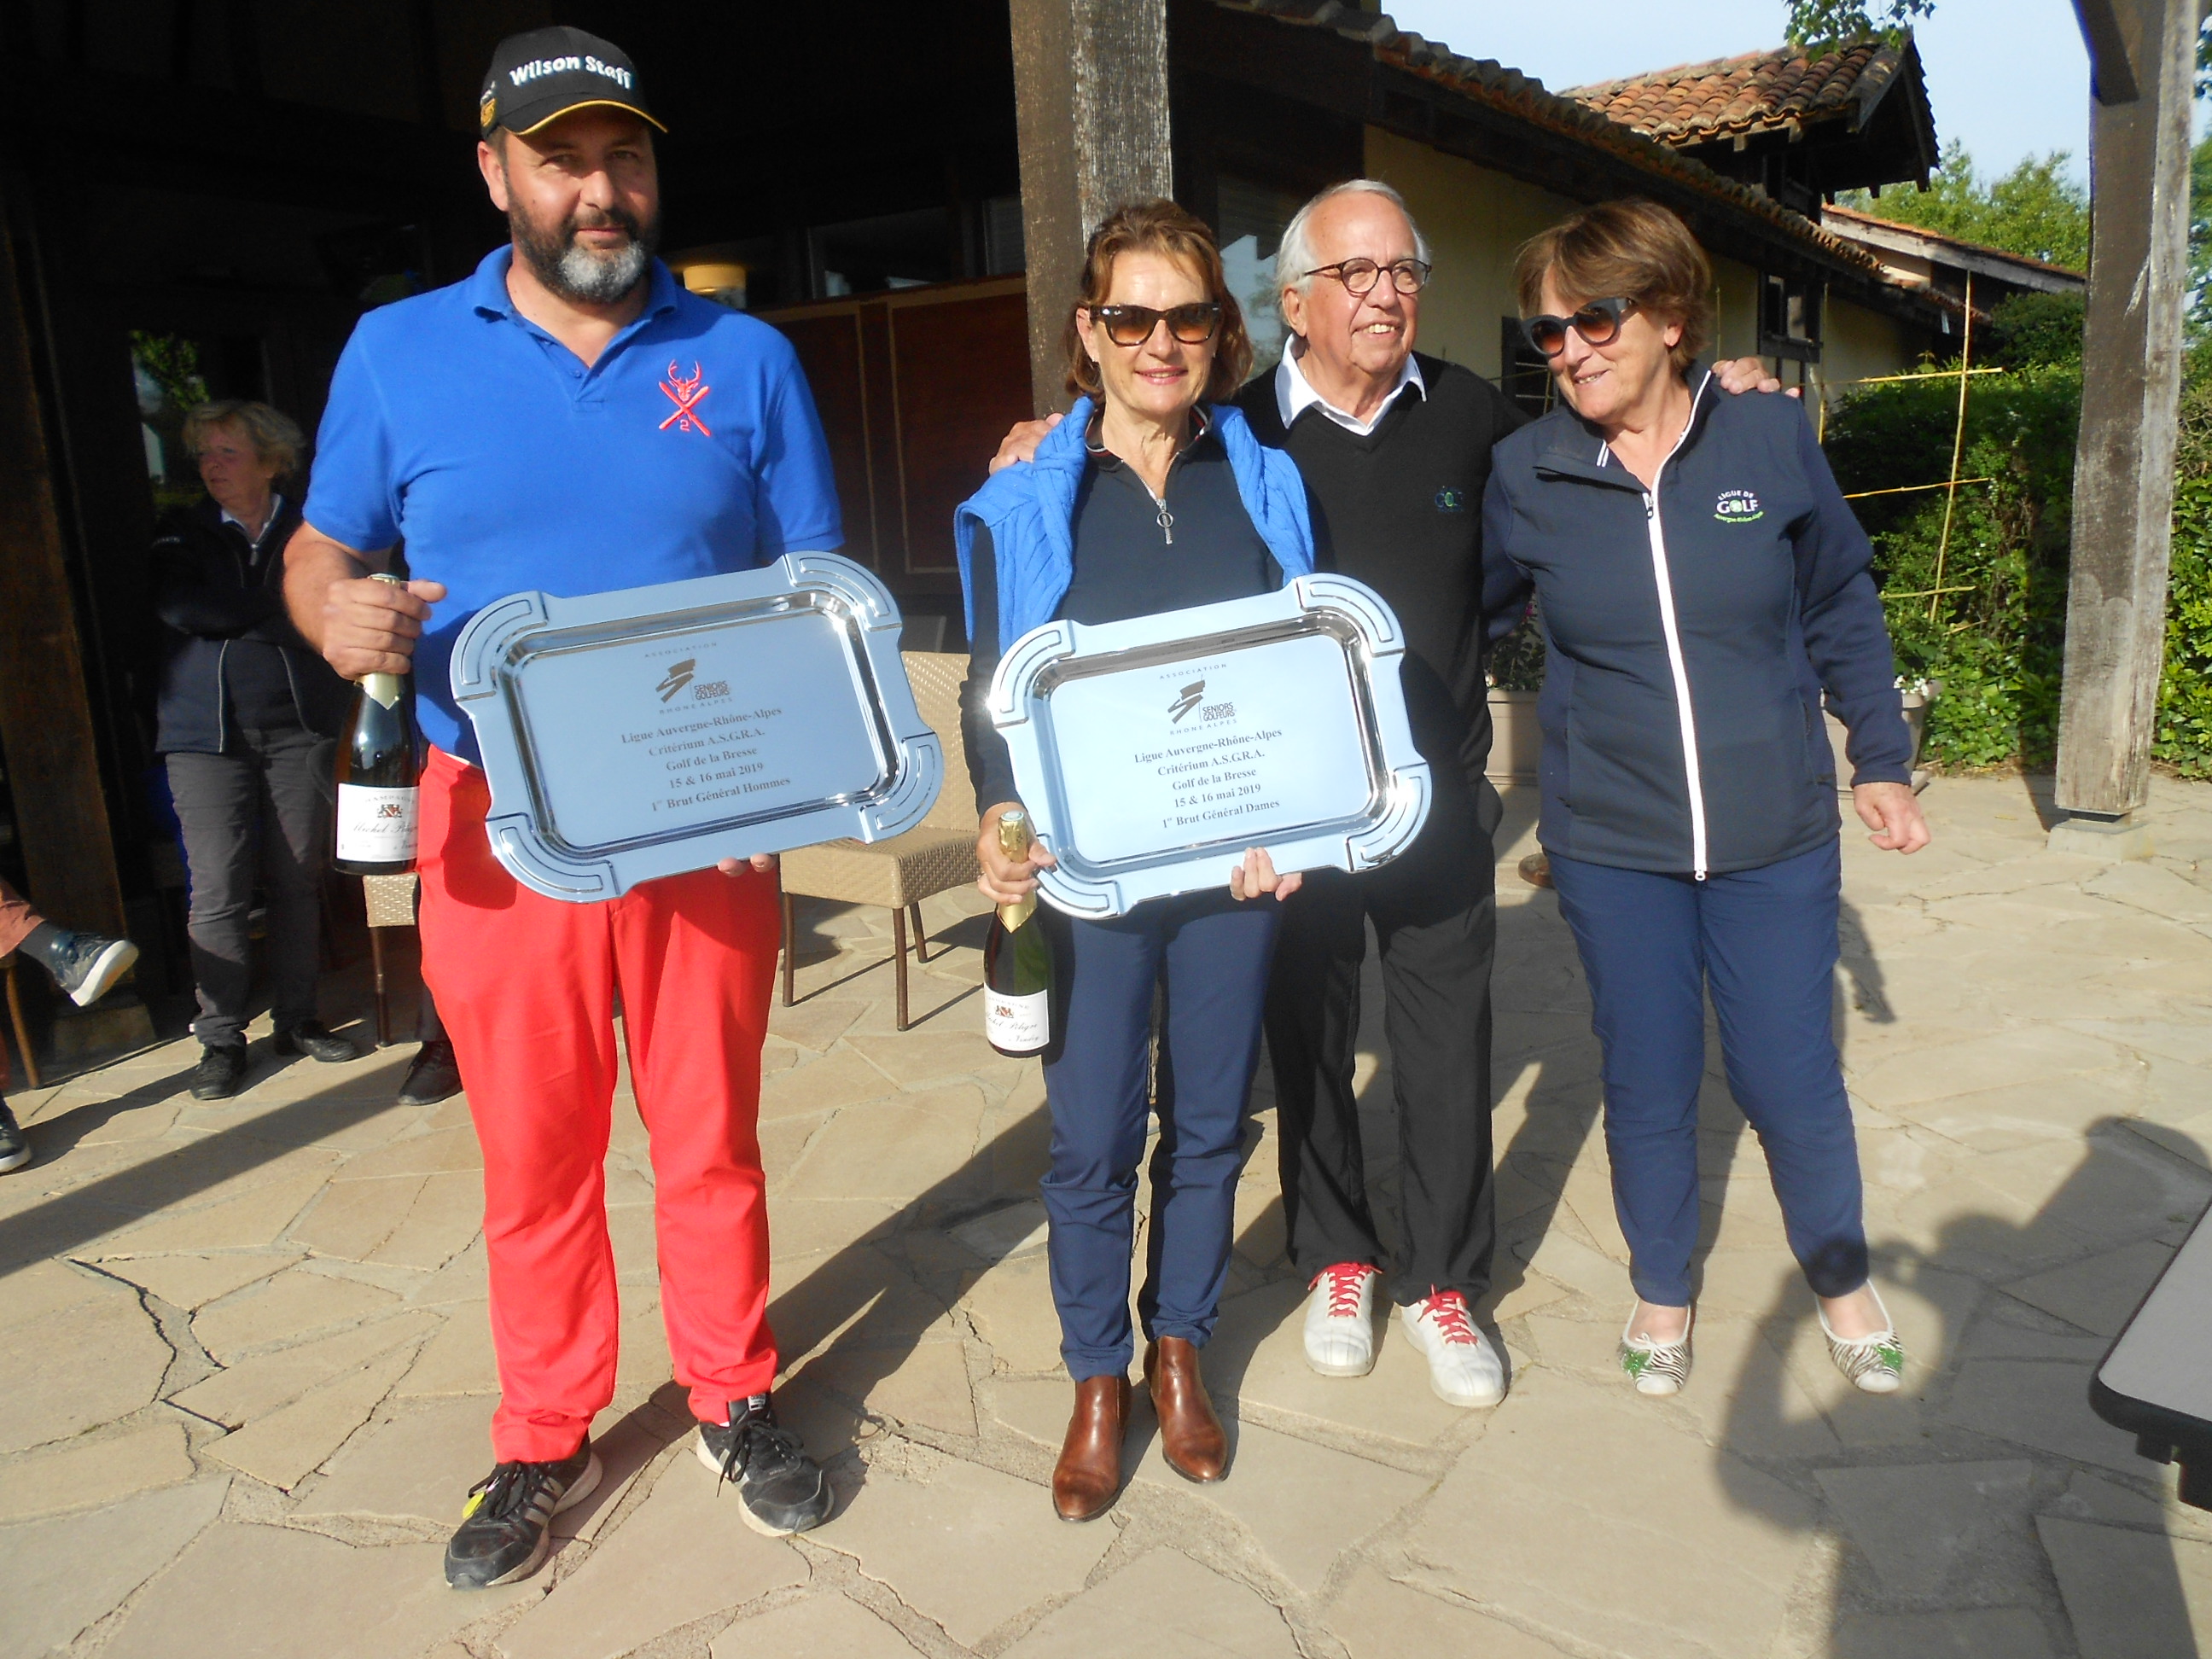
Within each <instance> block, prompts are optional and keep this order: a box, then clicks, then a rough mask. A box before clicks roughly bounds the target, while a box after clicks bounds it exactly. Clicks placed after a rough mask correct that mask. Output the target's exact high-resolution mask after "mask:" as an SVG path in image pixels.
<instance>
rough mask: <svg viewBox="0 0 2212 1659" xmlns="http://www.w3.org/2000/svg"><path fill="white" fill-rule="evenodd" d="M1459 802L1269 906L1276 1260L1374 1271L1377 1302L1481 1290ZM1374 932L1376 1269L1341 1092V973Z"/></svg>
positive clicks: (1490, 948)
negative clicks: (1377, 1007)
mask: <svg viewBox="0 0 2212 1659" xmlns="http://www.w3.org/2000/svg"><path fill="white" fill-rule="evenodd" d="M1493 862H1494V860H1493V855H1492V850H1491V841H1490V834H1489V831H1488V830H1487V829H1486V828H1485V827H1484V825H1483V823H1482V820H1481V817H1480V815H1479V813H1478V811H1477V808H1476V804H1475V800H1474V796H1473V794H1472V793H1469V792H1460V791H1454V792H1451V793H1449V794H1447V795H1445V796H1444V797H1443V798H1442V799H1439V800H1438V801H1437V805H1436V807H1435V809H1434V810H1433V811H1431V815H1430V818H1429V822H1428V823H1427V825H1426V826H1425V828H1424V829H1422V831H1421V836H1420V839H1419V841H1417V842H1415V843H1414V844H1413V847H1412V848H1410V849H1409V850H1408V851H1407V853H1406V854H1404V855H1403V856H1402V857H1401V858H1400V859H1398V860H1396V861H1395V863H1392V864H1389V865H1385V866H1383V868H1382V869H1380V870H1374V871H1369V872H1364V873H1362V874H1359V875H1346V874H1345V873H1344V872H1340V871H1334V870H1323V871H1316V872H1309V873H1308V875H1307V876H1306V878H1305V884H1304V890H1303V891H1301V892H1300V893H1298V894H1297V896H1295V897H1294V898H1292V899H1291V901H1290V902H1288V903H1286V904H1285V905H1284V907H1283V919H1282V926H1281V927H1280V929H1279V932H1278V933H1277V934H1276V940H1275V964H1274V977H1273V981H1272V983H1271V985H1270V987H1269V989H1268V996H1267V1050H1268V1054H1269V1056H1270V1058H1271V1059H1272V1060H1273V1063H1274V1071H1275V1101H1276V1109H1277V1124H1276V1128H1277V1133H1278V1137H1279V1145H1280V1147H1281V1156H1282V1179H1283V1214H1284V1219H1285V1224H1286V1227H1287V1231H1288V1234H1289V1249H1290V1257H1291V1265H1292V1267H1295V1268H1296V1269H1297V1272H1298V1273H1299V1274H1300V1275H1301V1276H1302V1277H1305V1278H1311V1277H1312V1276H1313V1275H1314V1274H1316V1273H1319V1272H1321V1270H1322V1268H1324V1267H1329V1266H1332V1265H1333V1264H1334V1263H1337V1262H1340V1261H1364V1262H1366V1263H1368V1264H1370V1266H1373V1267H1378V1268H1380V1269H1382V1271H1383V1287H1384V1288H1385V1289H1386V1290H1387V1291H1389V1296H1390V1298H1391V1300H1393V1301H1394V1302H1396V1303H1399V1304H1401V1305H1402V1304H1408V1303H1413V1302H1416V1301H1419V1299H1420V1298H1422V1297H1425V1296H1427V1295H1429V1294H1430V1293H1431V1291H1440V1290H1449V1291H1462V1292H1463V1293H1464V1294H1465V1295H1466V1296H1467V1297H1468V1300H1469V1301H1470V1302H1472V1301H1474V1300H1476V1299H1478V1298H1480V1297H1481V1296H1482V1294H1483V1293H1484V1292H1485V1291H1487V1290H1488V1289H1489V1288H1490V1264H1491V1255H1492V1250H1493V1249H1494V1248H1495V1246H1496V1243H1497V1229H1498V1218H1497V1206H1496V1194H1495V1191H1494V1183H1493V1182H1492V1170H1491V1145H1490V1109H1491V1101H1490V969H1491V962H1492V957H1494V956H1495V955H1496V954H1497V946H1498V899H1497V889H1496V882H1495V872H1494V869H1493ZM1369 921H1372V922H1373V923H1374V924H1375V933H1376V938H1377V939H1378V940H1379V941H1380V944H1381V948H1382V963H1383V996H1384V999H1385V1001H1384V1009H1383V1018H1384V1030H1385V1033H1386V1035H1387V1037H1388V1039H1389V1045H1390V1072H1391V1081H1392V1083H1393V1085H1394V1087H1395V1095H1396V1100H1395V1106H1396V1111H1397V1120H1398V1179H1399V1192H1400V1205H1401V1215H1400V1226H1399V1229H1398V1231H1399V1236H1400V1237H1401V1239H1402V1241H1403V1248H1402V1250H1401V1254H1400V1255H1399V1256H1398V1257H1397V1258H1396V1259H1395V1260H1386V1259H1385V1253H1384V1250H1383V1245H1382V1243H1381V1241H1380V1238H1379V1236H1378V1235H1377V1233H1376V1227H1375V1219H1374V1215H1373V1212H1372V1211H1371V1209H1370V1206H1369V1200H1368V1194H1367V1174H1366V1164H1365V1159H1364V1156H1363V1155H1362V1152H1361V1148H1360V1142H1359V1113H1358V1103H1357V1102H1356V1101H1355V1100H1354V1098H1353V1097H1352V1063H1353V1060H1354V1049H1355V1047H1356V1045H1357V1042H1358V1036H1359V977H1360V969H1361V968H1362V966H1363V964H1364V962H1365V960H1366V956H1367V930H1366V924H1367V923H1368V922H1369Z"/></svg>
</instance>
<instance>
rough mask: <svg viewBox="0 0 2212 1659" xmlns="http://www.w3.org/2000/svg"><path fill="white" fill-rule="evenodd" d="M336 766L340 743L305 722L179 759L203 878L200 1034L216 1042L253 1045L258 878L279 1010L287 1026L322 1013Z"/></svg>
mask: <svg viewBox="0 0 2212 1659" xmlns="http://www.w3.org/2000/svg"><path fill="white" fill-rule="evenodd" d="M330 764H331V744H330V741H329V739H328V738H319V737H318V736H316V735H315V734H314V733H313V732H308V731H304V730H302V729H301V728H300V727H299V726H290V727H288V728H285V729H283V730H277V731H258V730H252V729H244V730H240V731H239V732H236V733H235V741H234V743H233V744H232V746H231V750H230V752H228V753H227V754H222V755H192V754H173V755H171V756H170V757H168V768H169V793H170V794H171V796H172V797H173V799H175V801H176V805H177V822H178V823H180V824H182V825H183V826H184V831H185V863H186V865H187V866H189V867H190V869H191V878H192V905H191V919H190V921H189V922H188V924H187V926H186V930H185V931H186V933H188V934H189V936H190V938H191V952H192V980H193V982H194V984H195V985H196V986H197V989H198V992H199V1006H200V1012H199V1018H197V1019H196V1020H194V1021H193V1022H192V1035H193V1036H196V1037H197V1038H198V1039H199V1040H200V1041H201V1042H204V1043H207V1044H209V1045H210V1046H211V1047H222V1046H225V1045H228V1044H232V1043H239V1042H245V1041H246V1021H247V1020H248V1019H249V1018H251V1017H252V1005H251V1004H250V1003H249V1001H248V1000H247V997H248V994H249V991H250V987H251V985H252V947H251V945H250V944H249V942H248V939H247V917H248V915H250V913H251V912H252V908H253V889H254V884H255V882H256V880H257V878H258V880H259V882H260V884H261V887H262V890H263V892H264V894H265V895H266V896H267V899H268V921H269V932H268V939H267V945H268V951H269V1000H270V1011H269V1012H270V1018H271V1019H272V1020H273V1021H274V1022H275V1024H276V1029H277V1030H280V1031H289V1030H291V1029H292V1028H293V1027H294V1026H295V1025H298V1024H301V1022H303V1021H305V1020H310V1019H313V1018H314V1017H315V974H316V969H317V968H318V966H319V963H318V960H317V958H318V955H319V948H320V945H321V937H322V925H323V912H322V890H321V883H322V878H323V866H324V865H325V862H326V861H327V860H329V858H330V855H331V818H330V813H331V808H330V802H329V800H328V799H326V795H325V792H326V791H327V790H328V789H329V788H330Z"/></svg>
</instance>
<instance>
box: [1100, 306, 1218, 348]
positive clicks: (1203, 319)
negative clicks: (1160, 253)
mask: <svg viewBox="0 0 2212 1659" xmlns="http://www.w3.org/2000/svg"><path fill="white" fill-rule="evenodd" d="M1091 316H1092V317H1094V318H1096V319H1097V320H1098V322H1099V323H1100V324H1101V325H1103V326H1104V328H1105V330H1106V337H1107V338H1108V339H1109V340H1111V341H1112V342H1113V343H1115V345H1117V346H1140V345H1142V344H1144V343H1145V342H1146V341H1147V340H1149V339H1151V338H1152V331H1153V330H1154V329H1156V328H1158V326H1159V325H1160V323H1161V322H1162V320H1163V319H1164V320H1165V321H1166V323H1167V325H1168V332H1169V333H1170V334H1172V335H1174V336H1175V337H1176V339H1178V340H1181V341H1182V343H1184V344H1185V345H1204V344H1205V343H1206V342H1207V341H1208V340H1210V339H1212V337H1213V331H1214V330H1215V329H1217V328H1219V327H1220V326H1221V306H1220V303H1219V302H1218V301H1213V300H1196V301H1192V302H1191V303H1190V304H1189V305H1187V306H1170V307H1168V309H1167V310H1165V311H1155V310H1153V309H1152V307H1150V306H1100V307H1098V308H1097V310H1095V311H1093V312H1092V313H1091Z"/></svg>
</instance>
